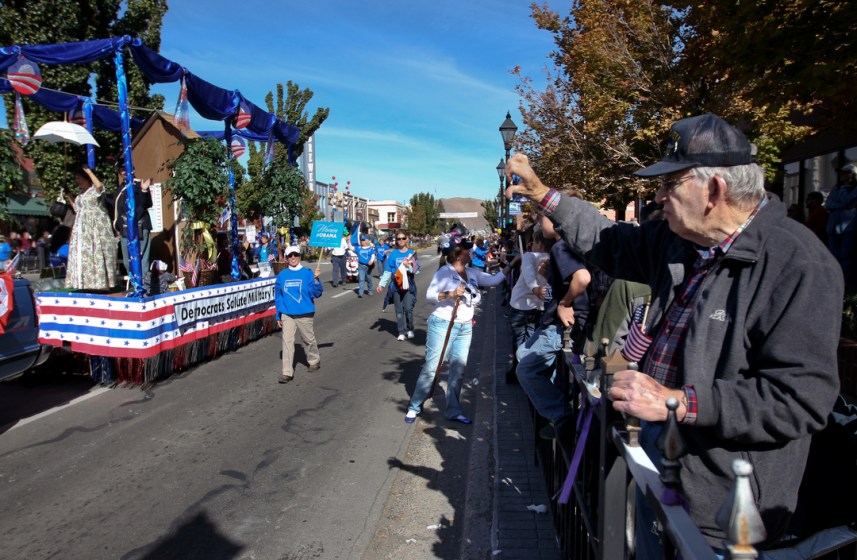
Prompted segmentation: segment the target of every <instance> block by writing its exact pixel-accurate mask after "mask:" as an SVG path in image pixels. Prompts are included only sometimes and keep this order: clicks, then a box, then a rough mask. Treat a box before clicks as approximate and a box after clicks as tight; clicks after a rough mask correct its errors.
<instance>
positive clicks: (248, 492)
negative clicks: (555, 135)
mask: <svg viewBox="0 0 857 560" xmlns="http://www.w3.org/2000/svg"><path fill="white" fill-rule="evenodd" d="M434 252H435V251H434V249H433V248H432V249H431V250H430V251H424V252H423V253H422V254H421V260H422V264H423V270H424V273H423V274H422V275H421V276H420V277H419V279H418V285H419V286H420V290H421V292H423V291H424V290H425V286H426V285H427V282H428V280H429V279H430V278H431V274H432V273H433V272H434V270H435V269H436V267H437V257H436V255H435V254H434ZM322 271H323V276H322V278H323V280H325V293H324V295H323V297H322V298H320V299H319V300H318V302H317V305H318V310H317V314H316V319H315V332H316V337H317V339H318V342H319V346H320V351H321V359H322V361H321V365H322V367H321V369H320V370H319V371H317V372H308V371H307V370H306V360H305V357H304V354H303V352H302V350H301V349H300V348H299V349H298V351H297V357H298V360H299V362H300V365H298V366H297V368H296V370H295V380H294V381H293V382H292V383H289V384H287V385H280V384H278V383H277V378H278V376H279V374H280V354H279V353H280V339H279V336H278V335H275V336H270V337H266V338H264V339H262V340H260V341H257V342H254V343H252V344H250V345H248V346H245V347H243V348H241V349H239V350H238V351H237V352H234V353H230V354H226V355H224V356H222V357H220V358H219V359H217V360H215V361H212V362H208V363H205V364H202V365H200V366H198V367H196V368H194V369H192V370H190V371H188V372H185V373H182V374H180V375H176V376H174V377H172V378H171V379H169V380H167V381H165V382H161V383H158V384H156V385H155V386H153V387H150V388H148V389H146V390H140V389H139V388H131V387H118V388H113V389H103V388H97V387H93V386H92V384H91V382H89V381H88V380H87V379H86V378H82V377H72V376H67V375H54V376H50V375H48V376H42V378H32V377H25V378H24V379H21V380H18V381H14V382H10V383H4V384H0V503H2V504H3V508H2V510H0V533H2V534H3V547H2V550H3V552H2V554H0V556H2V557H3V558H9V559H26V560H35V559H40V558H63V559H77V558H81V559H83V558H86V559H100V558H105V559H108V558H109V559H114V558H122V559H166V558H182V559H192V558H206V559H208V560H212V559H213V560H217V559H223V560H226V559H236V558H247V559H251V558H252V559H290V560H291V559H295V560H297V559H309V558H322V559H326V558H331V559H338V558H343V559H346V558H361V557H362V558H385V557H396V558H436V557H437V558H456V557H457V554H458V552H457V551H458V550H459V547H460V543H461V541H462V535H463V534H468V530H467V529H466V528H465V527H463V524H462V523H460V522H456V517H458V518H459V520H460V519H461V517H462V510H463V503H464V499H465V494H466V485H467V478H468V457H469V454H470V452H471V450H470V446H471V440H472V439H473V438H472V435H473V434H474V432H473V430H477V432H476V433H478V430H479V428H478V426H477V425H474V426H462V425H454V426H453V425H450V423H449V422H446V421H445V420H443V418H442V415H441V414H440V413H439V412H437V410H436V406H437V404H442V403H436V404H435V405H433V406H432V407H431V409H432V410H429V411H428V412H427V413H426V414H424V415H423V417H421V422H418V423H417V424H415V425H407V424H405V423H404V422H403V416H404V412H405V409H406V406H407V400H408V395H409V394H410V392H411V391H412V389H413V385H414V382H415V380H416V376H417V374H418V372H419V369H420V367H421V366H422V361H423V356H424V343H425V321H426V318H427V316H428V314H429V313H430V312H431V309H432V307H431V306H430V305H428V304H426V303H425V302H424V301H420V302H419V303H418V304H417V308H416V311H415V322H416V333H417V335H416V338H415V339H414V340H409V341H404V342H399V341H397V340H396V337H395V334H396V327H395V312H394V310H393V308H392V305H391V306H390V307H389V308H388V310H387V312H386V313H381V312H380V308H381V303H382V296H380V295H373V296H372V297H364V298H362V299H358V298H357V296H356V292H355V291H346V290H343V289H341V288H331V286H330V282H329V280H330V267H329V265H328V264H326V263H325V264H323V265H322ZM376 282H377V280H376ZM352 286H354V287H356V284H352ZM420 299H422V297H421V298H420ZM476 348H477V344H474V351H472V352H471V363H473V362H474V359H475V360H477V362H478V359H479V356H480V355H481V354H482V353H483V352H482V349H481V347H480V351H476ZM488 350H489V351H490V349H488ZM474 355H475V356H476V358H474ZM478 369H479V366H478V363H476V365H475V366H474V369H472V370H469V371H468V374H467V377H468V380H469V381H468V382H467V383H466V384H465V389H464V395H465V398H469V397H468V395H469V394H471V393H474V394H475V393H477V392H478V391H479V389H478V385H477V384H475V383H474V382H473V378H476V377H478V375H479V371H478ZM72 399H74V400H72ZM466 405H467V403H466ZM473 406H475V405H473ZM477 424H478V423H477ZM425 433H428V435H429V437H428V438H427V437H426V435H425ZM415 438H419V441H418V442H416V443H415V441H414V439H415ZM431 438H434V439H431ZM438 439H444V440H446V441H447V442H448V445H447V449H452V450H454V452H453V453H449V454H448V455H446V456H441V457H439V456H438V454H437V453H431V450H432V449H433V448H435V449H436V447H437V446H435V445H434V442H435V441H436V440H438ZM403 475H408V476H409V477H410V478H409V480H411V482H410V489H409V488H408V484H405V485H404V486H403V482H402V480H401V476H403ZM397 476H399V479H398V480H397ZM415 487H419V489H420V493H419V494H416V495H412V494H407V500H406V501H413V503H403V502H402V499H401V498H402V497H403V496H405V494H406V493H407V492H412V491H413V489H414V488H415ZM411 533H413V534H411ZM403 546H407V547H408V548H407V549H406V550H408V552H405V553H402V552H401V547H403ZM393 551H397V552H395V553H394V552H393Z"/></svg>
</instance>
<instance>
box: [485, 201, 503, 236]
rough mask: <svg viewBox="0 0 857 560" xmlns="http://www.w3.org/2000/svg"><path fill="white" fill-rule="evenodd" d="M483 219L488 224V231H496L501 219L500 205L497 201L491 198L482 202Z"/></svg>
mask: <svg viewBox="0 0 857 560" xmlns="http://www.w3.org/2000/svg"><path fill="white" fill-rule="evenodd" d="M482 217H483V218H485V221H486V222H488V229H495V228H497V227H498V223H499V222H498V220H499V219H500V204H499V203H498V202H497V200H496V199H493V198H489V199H488V200H483V201H482Z"/></svg>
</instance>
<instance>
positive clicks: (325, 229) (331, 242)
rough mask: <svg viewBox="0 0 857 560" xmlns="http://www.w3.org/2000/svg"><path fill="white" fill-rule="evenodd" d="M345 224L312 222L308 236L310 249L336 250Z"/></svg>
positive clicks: (340, 241)
mask: <svg viewBox="0 0 857 560" xmlns="http://www.w3.org/2000/svg"><path fill="white" fill-rule="evenodd" d="M344 227H345V222H313V223H312V233H310V236H309V246H310V247H331V248H336V247H339V245H340V244H341V243H342V230H343V228H344Z"/></svg>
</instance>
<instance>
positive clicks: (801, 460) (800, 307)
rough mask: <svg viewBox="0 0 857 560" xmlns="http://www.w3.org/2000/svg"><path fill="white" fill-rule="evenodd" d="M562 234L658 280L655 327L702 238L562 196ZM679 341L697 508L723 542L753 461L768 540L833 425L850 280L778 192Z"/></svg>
mask: <svg viewBox="0 0 857 560" xmlns="http://www.w3.org/2000/svg"><path fill="white" fill-rule="evenodd" d="M551 218H552V220H553V221H554V222H555V224H556V226H557V231H559V232H560V233H561V235H562V237H563V239H565V240H566V241H567V242H568V243H569V244H570V245H571V246H572V247H574V248H575V250H577V251H578V252H580V253H581V254H582V255H583V256H584V257H585V258H586V259H587V260H590V261H591V262H592V263H594V264H595V265H596V266H598V267H600V268H601V269H602V270H604V271H605V272H606V273H607V274H610V275H611V276H614V277H616V278H624V279H626V280H631V281H634V282H641V283H647V284H649V285H650V286H652V305H651V308H650V311H649V316H648V325H647V327H648V328H647V331H648V332H650V333H652V334H653V336H657V331H658V330H659V329H660V326H661V319H662V318H663V316H664V312H665V310H666V309H667V308H668V307H669V305H670V303H671V302H672V301H673V298H674V297H675V295H676V291H677V290H678V289H680V287H681V286H682V284H683V283H684V281H685V280H686V278H687V277H688V275H689V274H690V271H691V266H692V264H693V262H694V260H695V259H696V256H697V254H696V251H695V250H694V245H693V244H692V243H691V242H689V241H686V240H684V239H682V238H680V237H678V236H677V235H675V234H674V233H672V231H670V229H669V225H668V224H667V222H666V221H657V222H648V223H646V224H643V225H642V226H641V227H637V226H635V225H633V224H617V223H615V222H612V221H610V220H608V219H606V218H604V217H603V216H601V215H600V214H599V213H598V212H597V210H595V208H594V207H593V206H592V205H591V204H589V203H587V202H584V201H581V200H577V199H572V198H567V197H563V198H562V201H561V203H560V204H559V206H558V207H557V209H556V211H555V212H554V213H553V215H552V216H551ZM699 289H700V292H699V297H698V299H697V302H696V305H695V309H694V311H693V316H692V317H691V319H690V325H689V327H688V330H687V333H686V335H685V339H684V342H683V344H682V345H681V347H680V348H679V350H678V352H679V360H680V362H679V364H680V365H679V368H680V372H679V375H680V377H679V379H680V383H681V384H683V385H684V384H688V385H693V386H694V388H695V389H696V393H697V396H698V403H699V411H698V412H699V414H698V419H697V423H696V424H695V425H693V426H691V425H687V426H683V427H682V428H683V436H684V439H685V441H686V442H687V444H688V448H689V453H688V455H687V456H686V457H684V459H683V460H682V470H681V478H682V485H683V489H684V493H685V495H686V496H687V498H688V501H689V503H690V512H691V516H692V518H693V519H694V521H695V522H696V523H697V525H698V526H699V527H700V529H701V530H702V532H703V533H704V534H705V535H706V537H707V538H708V540H709V542H710V543H711V544H713V545H715V546H718V547H721V548H722V547H723V543H722V539H723V538H724V534H723V532H722V531H721V529H720V528H719V527H718V526H717V524H716V522H715V520H714V518H715V515H716V514H717V511H718V509H719V508H720V506H721V504H722V503H723V501H724V499H725V498H726V495H727V492H728V491H729V487H730V484H731V479H732V471H731V464H732V461H733V460H734V459H735V458H738V457H740V458H744V459H746V460H748V461H749V462H750V463H752V465H753V468H754V470H753V475H752V478H751V484H752V488H753V492H754V495H755V496H756V501H757V505H758V507H759V511H760V512H761V514H762V519H763V520H764V522H765V527H766V529H767V532H768V542H767V543H765V544H769V543H770V542H773V541H774V540H775V539H777V538H778V537H780V536H781V535H782V534H783V532H784V531H785V529H786V527H787V524H788V519H789V517H790V515H791V513H792V512H794V509H795V503H796V501H797V491H798V487H799V486H800V481H801V477H802V475H803V471H804V466H805V463H806V456H807V452H808V450H809V444H810V437H809V436H810V435H811V434H813V433H815V432H817V431H819V430H820V429H821V428H823V427H824V425H825V422H826V420H827V416H828V413H829V412H830V411H831V409H832V407H833V403H834V400H835V398H836V395H837V393H838V391H839V376H838V373H837V357H836V352H837V345H838V342H839V329H840V322H841V314H842V297H843V289H844V288H843V278H842V272H841V269H840V268H839V266H838V265H837V264H836V261H835V260H834V259H833V257H832V256H831V255H830V253H829V252H828V251H827V249H826V248H825V247H824V246H823V245H822V244H821V243H820V242H819V240H818V238H817V237H816V236H815V235H814V234H813V233H812V232H811V231H810V230H809V229H807V228H806V227H805V226H803V225H801V224H799V223H798V222H796V221H794V220H790V219H788V218H787V217H786V209H785V207H784V205H783V204H782V203H781V202H780V201H779V200H778V199H776V198H775V197H770V198H769V201H768V204H767V205H766V206H765V207H764V208H762V209H761V210H760V211H759V213H758V214H757V215H756V217H755V218H754V219H753V221H752V222H751V223H750V225H749V226H748V227H747V229H746V230H744V232H743V233H742V234H741V235H740V236H739V237H738V238H737V240H736V241H735V243H734V245H733V246H732V247H731V248H730V249H729V251H728V252H727V253H726V255H724V256H723V257H722V258H721V259H719V261H718V262H717V263H716V264H715V266H714V268H713V269H712V270H711V272H710V273H709V274H708V276H707V277H706V278H705V280H704V282H703V284H702V285H701V286H700V288H699Z"/></svg>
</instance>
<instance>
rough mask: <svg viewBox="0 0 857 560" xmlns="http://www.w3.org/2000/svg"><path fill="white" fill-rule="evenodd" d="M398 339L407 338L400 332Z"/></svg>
mask: <svg viewBox="0 0 857 560" xmlns="http://www.w3.org/2000/svg"><path fill="white" fill-rule="evenodd" d="M396 340H405V335H403V334H400V335H399V337H398V338H397V339H396Z"/></svg>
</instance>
